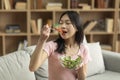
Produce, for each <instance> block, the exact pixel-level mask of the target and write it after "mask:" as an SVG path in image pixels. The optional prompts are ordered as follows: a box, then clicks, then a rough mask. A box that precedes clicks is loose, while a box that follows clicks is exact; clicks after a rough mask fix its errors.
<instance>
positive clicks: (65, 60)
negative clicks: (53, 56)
mask: <svg viewBox="0 0 120 80" xmlns="http://www.w3.org/2000/svg"><path fill="white" fill-rule="evenodd" d="M60 60H61V64H62V65H63V66H64V67H66V68H69V69H75V68H77V67H78V66H79V65H80V64H81V63H82V58H81V56H78V57H77V58H76V59H72V58H71V56H62V57H61V58H60Z"/></svg>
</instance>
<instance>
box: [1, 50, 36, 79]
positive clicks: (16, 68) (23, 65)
mask: <svg viewBox="0 0 120 80" xmlns="http://www.w3.org/2000/svg"><path fill="white" fill-rule="evenodd" d="M29 61H30V55H29V54H28V53H26V52H25V51H24V50H20V51H15V52H12V53H9V54H8V55H5V56H1V57H0V80H35V75H34V73H33V72H30V71H29Z"/></svg>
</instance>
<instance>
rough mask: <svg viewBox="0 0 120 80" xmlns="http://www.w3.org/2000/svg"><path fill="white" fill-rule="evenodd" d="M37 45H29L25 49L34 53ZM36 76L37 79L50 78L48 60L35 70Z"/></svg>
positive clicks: (44, 79)
mask: <svg viewBox="0 0 120 80" xmlns="http://www.w3.org/2000/svg"><path fill="white" fill-rule="evenodd" d="M35 47H36V46H35V45H33V46H29V47H27V48H26V49H25V50H26V51H27V52H28V53H29V54H30V55H32V53H33V51H34V50H35ZM35 77H36V80H48V60H46V61H45V62H44V63H43V64H42V65H41V67H39V68H38V70H37V71H35Z"/></svg>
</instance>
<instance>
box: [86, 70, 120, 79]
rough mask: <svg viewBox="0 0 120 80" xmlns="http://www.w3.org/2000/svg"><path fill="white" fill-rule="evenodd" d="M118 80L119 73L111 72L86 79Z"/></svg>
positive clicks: (119, 77)
mask: <svg viewBox="0 0 120 80" xmlns="http://www.w3.org/2000/svg"><path fill="white" fill-rule="evenodd" d="M119 79H120V73H118V72H112V71H105V72H104V73H102V74H97V75H94V76H90V77H87V78H86V80H119Z"/></svg>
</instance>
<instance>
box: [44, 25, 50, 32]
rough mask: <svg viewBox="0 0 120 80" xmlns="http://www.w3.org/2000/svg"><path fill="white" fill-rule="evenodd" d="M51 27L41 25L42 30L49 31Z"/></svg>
mask: <svg viewBox="0 0 120 80" xmlns="http://www.w3.org/2000/svg"><path fill="white" fill-rule="evenodd" d="M50 30H51V28H50V27H49V26H48V24H46V25H44V26H43V31H46V32H50Z"/></svg>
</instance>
